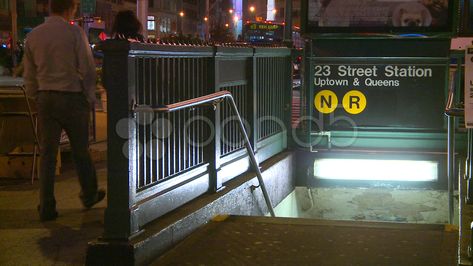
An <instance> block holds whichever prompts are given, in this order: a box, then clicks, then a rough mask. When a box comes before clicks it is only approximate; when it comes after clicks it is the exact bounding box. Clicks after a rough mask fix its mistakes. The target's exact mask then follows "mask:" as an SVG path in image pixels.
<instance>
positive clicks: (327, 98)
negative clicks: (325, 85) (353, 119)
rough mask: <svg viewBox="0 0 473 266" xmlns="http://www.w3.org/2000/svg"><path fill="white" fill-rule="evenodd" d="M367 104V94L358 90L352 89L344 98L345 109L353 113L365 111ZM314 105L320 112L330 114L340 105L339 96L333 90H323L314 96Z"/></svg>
mask: <svg viewBox="0 0 473 266" xmlns="http://www.w3.org/2000/svg"><path fill="white" fill-rule="evenodd" d="M366 105H367V100H366V96H365V95H364V94H363V93H362V92H361V91H358V90H351V91H349V92H347V93H345V95H344V96H343V98H342V106H343V109H345V111H346V112H347V113H349V114H352V115H356V114H359V113H361V112H363V111H364V110H365V108H366ZM314 106H315V109H317V111H319V112H320V113H323V114H330V113H332V112H333V111H335V109H336V108H337V107H338V97H337V95H336V94H335V93H334V92H333V91H331V90H321V91H319V92H318V93H317V94H316V95H315V97H314Z"/></svg>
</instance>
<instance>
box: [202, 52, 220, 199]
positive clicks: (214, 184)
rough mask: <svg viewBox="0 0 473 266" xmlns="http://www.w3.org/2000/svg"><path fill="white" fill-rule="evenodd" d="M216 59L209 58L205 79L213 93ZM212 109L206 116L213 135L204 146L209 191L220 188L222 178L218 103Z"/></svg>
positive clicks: (214, 88) (217, 72)
mask: <svg viewBox="0 0 473 266" xmlns="http://www.w3.org/2000/svg"><path fill="white" fill-rule="evenodd" d="M217 63H218V62H217V59H216V57H215V53H214V56H213V57H212V60H210V63H209V65H210V66H209V68H208V72H207V75H206V76H207V79H208V80H209V81H210V82H209V88H210V91H209V93H210V94H211V93H215V92H217V91H218V89H217V84H218V75H219V68H218V66H217ZM213 108H214V109H210V110H208V111H207V112H206V113H207V117H208V118H209V119H210V121H212V123H213V125H214V128H211V129H210V130H214V134H213V135H214V137H213V138H212V140H211V142H210V144H209V145H207V146H206V147H205V148H204V153H205V156H207V161H208V162H209V168H208V170H209V179H210V180H209V193H215V192H217V191H218V190H220V189H221V188H222V186H223V185H222V179H221V178H219V176H218V171H219V169H220V140H221V125H220V124H221V123H220V117H221V112H220V110H221V108H220V105H219V104H216V105H214V106H213Z"/></svg>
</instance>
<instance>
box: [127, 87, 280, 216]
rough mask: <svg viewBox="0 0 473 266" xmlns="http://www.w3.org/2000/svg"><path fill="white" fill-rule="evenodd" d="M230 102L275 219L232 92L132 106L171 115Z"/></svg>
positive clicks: (147, 111)
mask: <svg viewBox="0 0 473 266" xmlns="http://www.w3.org/2000/svg"><path fill="white" fill-rule="evenodd" d="M226 99H227V100H228V101H229V102H230V106H231V107H232V111H233V112H234V113H235V115H236V116H237V117H238V128H239V129H240V133H241V135H242V136H243V137H244V141H245V147H246V150H247V152H248V156H249V157H250V161H251V164H252V165H253V168H254V170H255V172H256V176H257V178H258V182H259V185H260V187H261V191H262V192H263V197H264V200H265V202H266V206H267V207H268V210H269V213H270V214H271V216H272V217H275V216H276V215H275V214H274V209H273V205H272V204H271V200H270V198H269V195H268V192H267V190H266V186H265V184H264V180H263V176H262V175H261V170H260V168H259V164H258V161H256V157H255V153H254V151H253V148H252V147H251V145H250V140H249V138H248V134H246V131H245V127H244V125H243V121H242V120H241V116H240V112H238V108H237V106H236V104H235V100H234V99H233V96H232V94H231V92H229V91H219V92H215V93H212V94H208V95H205V96H201V97H197V98H193V99H190V100H185V101H181V102H177V103H172V104H168V105H162V106H157V107H152V106H149V105H138V104H134V105H133V106H132V112H133V113H171V112H175V111H178V110H183V109H188V108H192V107H198V106H202V105H205V104H208V103H212V104H214V105H216V104H219V103H221V102H222V101H224V100H226Z"/></svg>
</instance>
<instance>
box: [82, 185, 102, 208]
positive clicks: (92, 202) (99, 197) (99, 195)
mask: <svg viewBox="0 0 473 266" xmlns="http://www.w3.org/2000/svg"><path fill="white" fill-rule="evenodd" d="M103 198H105V190H103V189H99V190H98V191H97V194H95V197H94V198H93V199H92V200H88V201H82V204H84V207H85V208H86V209H90V208H92V206H94V205H95V204H97V203H99V202H100V201H101V200H103Z"/></svg>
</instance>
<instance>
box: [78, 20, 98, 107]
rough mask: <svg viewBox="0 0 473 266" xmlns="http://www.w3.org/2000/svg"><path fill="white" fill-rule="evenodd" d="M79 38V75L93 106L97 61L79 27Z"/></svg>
mask: <svg viewBox="0 0 473 266" xmlns="http://www.w3.org/2000/svg"><path fill="white" fill-rule="evenodd" d="M79 32H80V35H79V40H78V42H77V46H76V49H77V50H76V53H77V58H78V62H79V69H78V71H79V75H80V76H81V78H82V85H83V89H84V94H85V95H86V96H87V100H88V101H89V103H90V104H91V106H93V105H94V104H95V101H96V99H95V90H96V76H97V74H96V72H95V62H94V58H93V56H92V51H91V49H90V47H89V42H88V41H87V36H86V35H85V32H84V31H83V30H82V29H80V28H79Z"/></svg>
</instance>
